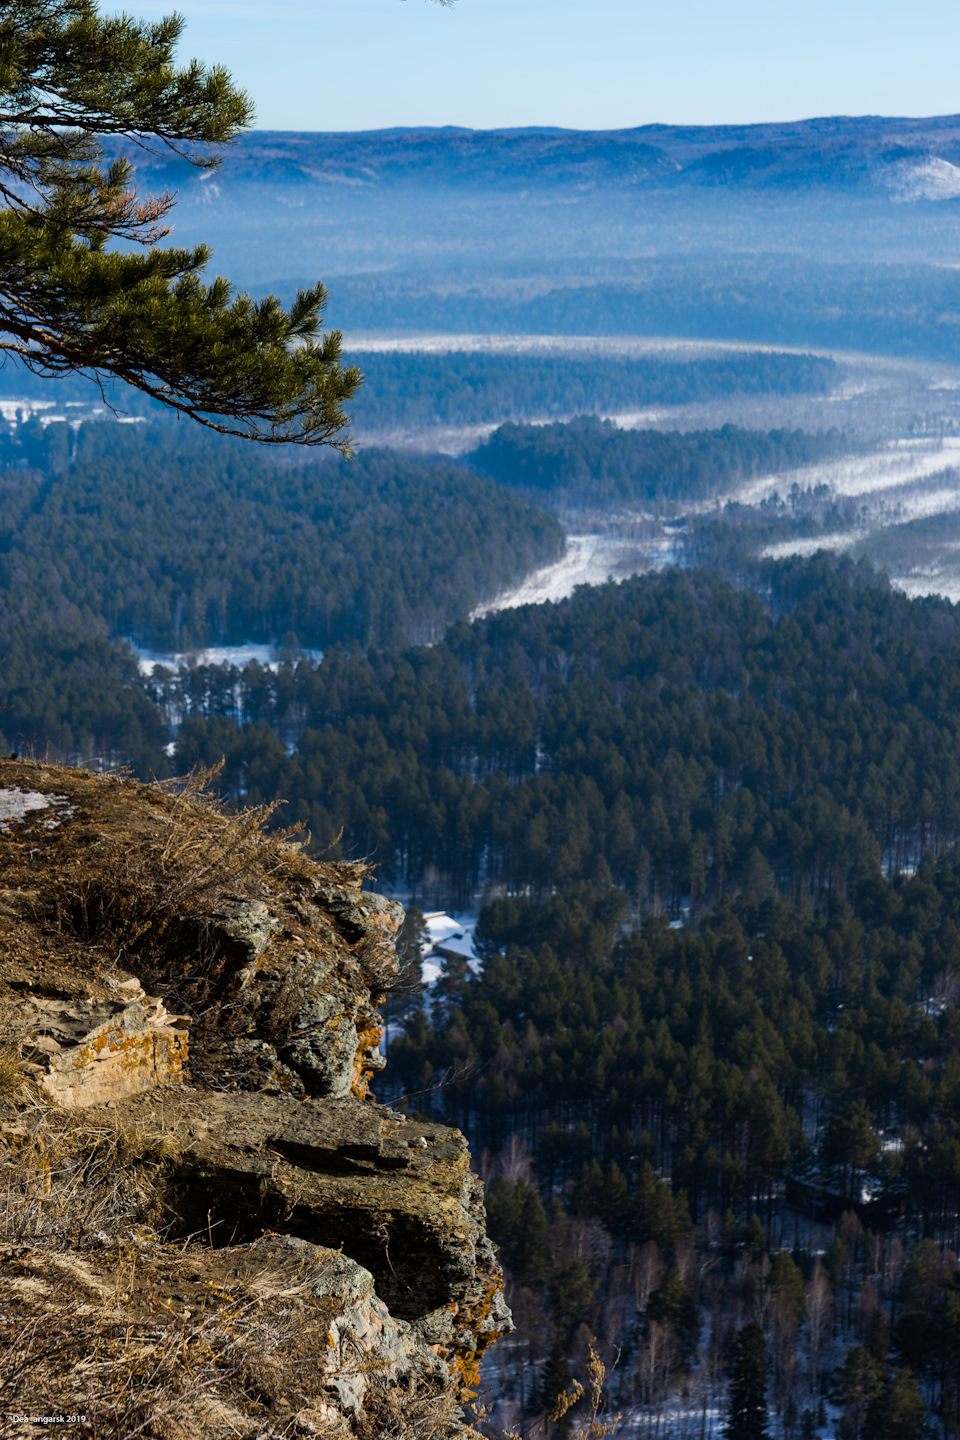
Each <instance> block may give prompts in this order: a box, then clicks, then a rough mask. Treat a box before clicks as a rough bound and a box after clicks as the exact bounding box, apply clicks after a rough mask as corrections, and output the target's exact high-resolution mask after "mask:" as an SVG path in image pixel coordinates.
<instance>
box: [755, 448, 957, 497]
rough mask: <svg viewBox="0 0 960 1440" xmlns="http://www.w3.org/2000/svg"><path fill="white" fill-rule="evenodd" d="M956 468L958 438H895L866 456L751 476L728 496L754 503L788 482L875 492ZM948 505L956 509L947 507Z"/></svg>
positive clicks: (850, 493)
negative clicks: (778, 472)
mask: <svg viewBox="0 0 960 1440" xmlns="http://www.w3.org/2000/svg"><path fill="white" fill-rule="evenodd" d="M953 466H960V439H956V438H954V437H952V436H951V437H947V438H944V439H924V440H895V441H893V442H891V443H890V444H888V445H885V446H884V447H883V448H882V449H881V450H877V451H875V452H873V453H871V454H869V455H847V456H844V457H843V458H842V459H838V460H827V461H824V463H823V464H821V465H807V466H804V467H803V469H800V470H787V471H784V472H782V473H781V474H779V475H765V476H763V477H762V478H761V479H759V480H751V481H749V482H748V483H747V484H746V485H743V486H741V487H740V489H739V490H736V491H734V492H733V493H732V494H731V495H730V496H729V497H728V498H730V499H732V500H737V501H739V502H740V504H742V505H758V504H759V503H760V502H761V500H768V499H770V497H771V496H773V495H774V494H780V495H784V494H785V493H789V490H790V488H791V486H793V485H794V484H796V485H798V486H799V487H800V489H801V490H813V489H816V487H817V486H818V485H826V486H827V487H828V488H829V489H830V491H831V492H832V493H833V494H834V495H837V496H841V495H842V496H846V497H848V498H853V497H856V496H860V495H864V496H867V495H878V494H880V493H881V492H882V491H884V490H893V489H896V488H898V487H900V486H903V485H912V484H916V483H917V481H920V480H926V479H929V478H930V477H931V476H933V475H940V474H942V473H943V471H945V470H949V469H950V468H951V467H953ZM950 508H955V506H951V507H950Z"/></svg>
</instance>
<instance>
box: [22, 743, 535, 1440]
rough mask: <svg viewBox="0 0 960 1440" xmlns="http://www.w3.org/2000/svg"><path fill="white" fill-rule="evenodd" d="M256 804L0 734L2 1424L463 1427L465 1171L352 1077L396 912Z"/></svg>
mask: <svg viewBox="0 0 960 1440" xmlns="http://www.w3.org/2000/svg"><path fill="white" fill-rule="evenodd" d="M267 818H268V815H267V812H265V811H263V810H260V811H256V810H254V811H248V812H246V813H245V814H241V815H233V814H227V813H224V812H222V811H220V810H219V809H218V808H217V807H216V806H215V805H213V804H212V803H211V802H210V800H209V799H208V798H207V797H206V796H205V795H204V793H203V789H202V785H201V784H200V783H199V781H197V780H196V779H195V780H193V781H188V782H183V783H180V784H178V785H172V786H171V785H166V786H162V785H144V784H139V783H136V782H134V781H132V780H130V779H128V778H125V777H122V776H99V775H94V774H91V773H88V772H85V771H81V770H76V769H68V768H62V767H55V766H47V765H37V764H34V763H32V762H28V761H19V760H5V761H0V1172H2V1180H0V1252H2V1268H0V1404H2V1405H3V1407H4V1409H5V1412H6V1419H5V1420H4V1419H3V1418H2V1417H0V1437H2V1436H6V1435H8V1434H9V1435H19V1434H21V1433H22V1434H36V1433H40V1429H41V1428H46V1427H45V1426H42V1425H39V1424H38V1423H37V1418H38V1417H43V1416H46V1417H50V1416H59V1417H63V1418H62V1421H61V1422H60V1423H59V1424H58V1430H59V1433H64V1432H65V1431H66V1433H71V1432H72V1433H76V1434H78V1435H81V1434H89V1435H94V1434H95V1435H97V1436H107V1435H111V1436H112V1435H116V1436H123V1437H124V1440H126V1437H128V1436H132V1435H135V1434H136V1435H144V1436H158V1437H163V1440H187V1437H194V1436H204V1437H216V1436H221V1435H223V1436H228V1435H229V1436H246V1437H251V1440H252V1437H254V1436H256V1437H274V1436H276V1437H280V1436H284V1437H286V1436H291V1437H292V1436H296V1435H329V1436H344V1437H346V1436H349V1435H356V1436H370V1437H373V1436H384V1437H386V1436H397V1437H398V1440H400V1437H406V1436H409V1437H411V1440H415V1437H416V1440H428V1437H433V1436H437V1437H440V1436H449V1437H460V1440H463V1437H466V1436H469V1435H470V1434H472V1432H471V1431H470V1430H469V1429H468V1428H467V1426H466V1425H465V1422H464V1420H463V1412H462V1408H461V1406H462V1404H463V1403H464V1402H465V1401H467V1400H468V1399H469V1398H470V1396H471V1392H472V1389H473V1387H474V1386H475V1384H476V1381H477V1377H478V1371H479V1362H480V1358H481V1356H482V1354H483V1351H484V1349H485V1348H486V1347H487V1346H488V1345H489V1344H490V1343H491V1342H492V1341H493V1340H495V1339H496V1338H497V1337H498V1336H499V1335H502V1334H503V1333H505V1331H507V1330H508V1329H509V1328H510V1319H509V1313H508V1312H507V1310H506V1307H505V1305H504V1303H503V1300H502V1296H501V1275H500V1271H499V1268H498V1265H497V1262H496V1258H495V1256H494V1253H493V1250H492V1247H491V1245H490V1242H489V1241H488V1239H487V1237H486V1233H485V1229H484V1211H483V1197H482V1190H481V1186H480V1183H479V1181H478V1180H477V1179H476V1177H475V1176H474V1175H473V1174H472V1173H471V1170H470V1156H469V1152H468V1150H467V1145H466V1142H465V1140H464V1138H463V1136H462V1135H461V1134H460V1132H459V1131H456V1130H450V1129H447V1128H445V1127H443V1126H439V1125H435V1124H425V1123H420V1122H418V1121H416V1120H414V1119H410V1118H405V1117H404V1116H403V1115H401V1114H398V1113H396V1112H394V1111H391V1110H389V1109H387V1108H385V1107H383V1106H381V1105H377V1104H376V1103H375V1101H374V1098H373V1096H372V1094H371V1091H370V1082H371V1079H372V1078H373V1076H374V1075H375V1073H376V1071H377V1070H378V1069H380V1068H382V1065H383V1060H382V1058H381V1056H380V1053H379V1050H378V1045H379V1041H380V1033H381V1032H380V1025H379V1020H378V1016H377V1005H378V1003H379V1002H380V1000H381V999H382V997H383V993H384V991H385V990H386V988H387V987H388V986H389V984H390V983H391V981H392V979H393V977H394V975H395V973H396V964H397V962H396V957H395V953H394V937H395V935H396V932H397V929H398V926H399V924H400V923H401V921H402V918H403V912H402V910H401V908H400V906H399V905H397V904H396V903H395V902H392V901H388V900H384V899H383V898H382V897H380V896H378V895H375V894H373V893H370V892H367V891H364V890H363V889H362V882H363V879H364V875H365V873H366V872H365V870H364V867H363V866H361V865H349V864H342V863H330V864H323V863H316V862H314V861H312V860H310V859H308V858H307V857H306V856H304V855H303V854H302V853H301V852H300V851H299V849H298V848H297V846H296V844H295V843H292V842H291V841H290V840H289V839H286V838H284V837H283V836H278V835H277V834H276V833H269V832H267V831H265V829H264V824H265V821H266V819H267ZM31 1417H33V1418H31ZM4 1426H6V1428H4Z"/></svg>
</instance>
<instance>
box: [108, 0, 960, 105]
mask: <svg viewBox="0 0 960 1440" xmlns="http://www.w3.org/2000/svg"><path fill="white" fill-rule="evenodd" d="M102 8H103V9H105V10H106V9H110V8H112V7H111V6H110V5H109V3H104V4H103V7H102ZM118 8H119V7H118ZM124 8H125V9H126V10H127V11H128V13H133V14H139V15H142V16H144V17H147V16H155V15H157V14H160V13H164V12H165V11H166V10H168V9H173V8H176V9H178V10H179V11H180V12H181V13H182V14H184V15H185V16H186V19H187V30H186V37H185V43H184V47H183V50H184V54H183V56H182V58H187V55H186V52H187V51H189V52H190V54H191V55H196V56H197V57H198V58H200V59H202V60H205V61H208V62H220V63H222V64H225V65H227V66H228V67H229V69H230V70H231V71H232V72H233V75H234V78H235V79H236V80H237V81H238V82H239V83H240V84H241V85H243V87H244V88H245V89H247V90H249V91H250V93H251V94H252V96H253V98H254V100H255V102H256V105H257V124H258V125H259V126H260V127H261V128H265V129H289V130H367V129H378V128H382V127H385V126H391V125H467V126H472V127H477V128H486V127H492V126H511V125H562V126H567V127H570V128H590V129H611V128H615V127H619V126H631V125H643V124H648V123H650V122H654V121H660V122H664V123H681V124H721V123H749V122H752V121H758V120H790V119H799V118H802V117H807V116H812V115H838V114H846V115H861V114H884V115H936V114H952V113H954V112H957V111H960V66H958V59H960V5H958V4H957V0H910V3H909V4H908V3H907V0H896V3H894V0H803V3H802V4H801V3H798V0H793V3H792V4H791V3H789V0H659V3H658V4H656V5H654V4H649V3H647V0H457V3H456V4H455V5H454V6H453V7H452V8H449V9H445V8H441V6H439V5H436V4H433V3H431V0H271V3H269V4H267V3H262V0H180V3H179V4H175V3H173V4H160V3H154V0H133V3H132V4H131V3H129V0H128V3H127V4H126V5H125V6H124Z"/></svg>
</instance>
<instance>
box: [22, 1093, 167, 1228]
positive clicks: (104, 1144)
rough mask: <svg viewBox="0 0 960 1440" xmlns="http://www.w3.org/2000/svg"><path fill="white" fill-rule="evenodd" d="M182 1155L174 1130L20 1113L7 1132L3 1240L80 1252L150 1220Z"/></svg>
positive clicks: (66, 1115)
mask: <svg viewBox="0 0 960 1440" xmlns="http://www.w3.org/2000/svg"><path fill="white" fill-rule="evenodd" d="M176 1154H177V1144H176V1140H175V1138H174V1136H172V1135H170V1136H163V1135H161V1136H151V1135H148V1134H147V1133H146V1132H144V1131H139V1130H138V1131H134V1132H129V1131H125V1130H121V1129H119V1128H118V1127H116V1126H113V1125H106V1124H102V1123H95V1122H91V1121H88V1120H85V1119H84V1118H83V1117H82V1114H80V1115H78V1114H77V1113H76V1112H69V1111H64V1112H59V1111H44V1110H42V1109H40V1108H38V1109H36V1110H23V1111H21V1112H20V1113H19V1114H18V1116H17V1118H16V1121H15V1123H9V1124H5V1125H4V1126H3V1128H2V1130H0V1243H3V1244H6V1245H30V1246H33V1247H43V1248H53V1249H60V1250H62V1249H68V1248H69V1249H76V1248H79V1247H82V1246H83V1245H84V1244H89V1243H96V1244H102V1243H103V1242H104V1241H105V1240H108V1239H112V1238H113V1237H115V1236H116V1235H117V1234H118V1233H119V1232H120V1230H121V1229H123V1228H124V1227H127V1228H128V1227H129V1226H131V1225H141V1224H145V1223H147V1222H148V1221H149V1220H150V1219H151V1218H153V1217H154V1216H155V1215H156V1214H158V1213H159V1206H160V1197H161V1191H162V1189H163V1185H164V1182H165V1180H166V1177H167V1175H168V1173H169V1169H170V1166H171V1164H172V1162H173V1160H174V1159H175V1157H176Z"/></svg>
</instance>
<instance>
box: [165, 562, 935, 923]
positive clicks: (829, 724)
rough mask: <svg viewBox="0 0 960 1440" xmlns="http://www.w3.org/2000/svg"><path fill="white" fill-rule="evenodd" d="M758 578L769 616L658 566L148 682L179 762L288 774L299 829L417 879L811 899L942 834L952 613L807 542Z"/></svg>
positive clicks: (437, 883) (749, 597)
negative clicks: (314, 658)
mask: <svg viewBox="0 0 960 1440" xmlns="http://www.w3.org/2000/svg"><path fill="white" fill-rule="evenodd" d="M772 585H773V596H772V598H773V602H774V606H775V611H774V613H771V609H770V608H769V606H768V605H767V604H765V603H764V602H763V600H761V599H760V598H759V597H758V596H757V595H756V594H754V593H752V592H749V591H737V590H735V589H734V588H733V587H732V586H730V585H729V584H727V583H725V582H723V581H721V580H719V579H718V578H717V577H715V576H713V575H710V574H709V573H707V572H703V571H700V572H691V571H688V572H680V571H671V572H668V573H667V574H665V575H663V576H646V577H640V578H638V579H636V580H632V581H628V582H625V583H623V584H621V585H607V586H603V587H599V588H596V589H583V590H580V591H578V592H577V593H576V594H575V596H574V597H573V598H572V599H571V600H569V601H565V602H563V603H561V604H558V605H543V606H537V607H528V608H525V609H519V610H512V611H505V612H503V613H501V614H498V615H494V616H491V617H489V618H488V619H486V620H484V621H481V622H477V623H475V624H474V625H472V626H466V625H461V626H457V627H454V628H453V629H452V630H451V632H450V633H449V635H448V636H447V638H446V640H445V641H444V643H443V644H440V645H437V646H434V647H433V648H431V649H421V650H411V651H408V652H406V653H402V652H389V651H371V652H370V653H368V654H366V655H364V654H361V653H359V652H354V653H353V654H347V653H344V652H341V653H336V654H331V655H329V656H328V657H327V658H326V659H325V660H324V662H323V663H322V664H321V665H320V666H314V665H311V664H309V663H307V662H302V663H301V664H300V665H299V666H297V667H296V668H290V669H289V670H288V671H286V672H282V674H281V676H280V677H277V678H274V677H272V676H270V675H268V674H266V673H265V672H263V671H261V670H259V668H258V667H252V668H251V669H249V670H247V671H246V672H244V673H243V674H242V675H240V674H237V675H235V676H234V677H233V679H232V680H230V682H229V684H227V685H225V684H224V680H223V678H222V677H221V676H219V675H218V674H217V672H216V671H214V670H209V671H204V670H202V669H201V670H198V671H195V672H193V673H192V674H191V675H187V676H184V677H182V678H181V679H180V680H178V681H172V682H170V683H171V689H170V691H169V692H168V693H167V692H162V691H158V692H157V693H158V695H164V694H167V699H168V703H170V704H172V705H174V706H175V707H176V708H177V709H178V710H183V711H185V712H186V719H185V720H184V723H183V726H182V728H181V731H180V736H179V741H178V752H177V753H178V761H179V763H180V765H181V766H186V765H189V764H191V763H192V762H193V760H194V759H196V758H198V757H200V758H203V759H204V760H211V759H217V758H219V757H220V755H221V754H225V755H226V757H227V769H226V779H227V783H228V785H229V786H230V788H231V789H232V791H233V792H234V793H235V794H240V793H246V794H247V795H249V796H250V797H251V798H256V799H265V798H269V797H272V796H273V795H275V794H281V795H286V796H289V797H291V799H292V804H291V810H292V812H293V813H295V814H296V816H297V818H301V819H303V820H304V821H306V823H307V824H308V825H309V826H310V828H311V830H312V831H313V833H314V835H315V837H316V839H317V841H318V843H321V844H325V843H327V841H328V840H329V839H332V838H333V837H334V836H335V835H336V834H337V832H338V831H339V829H340V826H341V825H343V826H345V834H344V843H345V844H346V845H348V846H352V847H355V849H356V851H357V852H358V853H361V854H364V855H369V856H371V857H373V858H374V859H375V860H376V861H377V863H378V864H379V865H380V866H381V867H382V874H383V877H384V879H385V880H386V881H391V882H395V883H400V884H406V885H412V886H414V887H422V888H423V889H424V890H425V892H426V894H427V896H428V898H431V897H432V898H446V899H451V900H453V899H456V900H458V901H459V902H460V903H463V902H464V901H465V900H466V899H467V898H468V897H469V896H470V895H472V894H473V893H474V891H475V890H476V889H477V887H478V886H483V885H502V886H505V887H506V888H507V889H508V890H511V891H521V892H522V891H526V890H532V891H533V893H535V894H538V895H545V894H549V893H550V891H551V890H552V889H553V887H555V886H556V885H557V884H562V883H565V882H567V881H573V880H578V879H582V878H589V877H595V876H597V875H603V876H612V878H613V880H614V881H615V882H616V884H617V885H620V886H622V887H623V888H624V889H625V890H626V891H627V893H628V894H629V895H630V896H631V900H632V903H633V906H634V908H635V909H637V908H639V910H640V912H641V913H644V912H646V911H647V910H648V909H649V908H651V907H652V908H654V909H665V910H666V911H668V913H669V914H670V915H672V916H673V915H677V914H679V913H680V909H681V906H685V907H689V908H691V910H692V912H693V913H694V914H696V913H697V912H698V911H699V910H700V908H701V907H703V906H707V905H710V904H713V903H715V902H716V901H717V899H719V898H720V897H721V896H722V895H724V894H727V893H729V892H731V891H736V890H745V891H746V892H747V893H749V894H751V895H753V896H754V897H759V896H760V895H762V894H764V893H766V892H767V891H769V890H770V889H772V888H774V887H776V888H779V889H780V890H781V891H783V893H785V894H788V895H791V896H794V897H798V898H799V897H800V896H803V895H806V896H809V897H810V898H811V899H812V900H813V901H814V902H815V903H817V904H821V903H824V901H825V900H826V899H827V897H829V896H842V895H844V894H845V893H846V892H847V889H848V888H849V886H850V885H852V884H854V883H855V882H856V880H857V879H858V878H859V877H860V876H862V875H864V874H868V873H873V871H874V870H875V869H876V867H877V866H878V865H881V864H882V866H883V867H884V869H888V870H890V869H892V870H896V869H899V868H900V867H901V866H902V865H903V864H905V863H914V862H915V861H916V859H917V858H918V857H919V856H920V855H921V854H922V853H923V852H924V851H925V850H927V849H931V850H932V851H933V852H934V853H935V854H938V853H940V852H941V851H942V850H943V849H944V848H945V847H947V846H948V845H950V844H951V843H952V842H953V841H954V840H955V839H956V838H957V836H958V835H960V762H958V759H957V756H958V753H960V750H958V741H960V719H958V715H960V621H958V619H957V617H956V614H955V611H954V609H953V607H952V606H950V605H949V604H947V603H945V602H940V601H935V600H930V601H913V602H911V601H908V600H907V599H906V598H905V597H904V596H902V595H900V594H898V593H897V592H895V591H891V590H890V588H889V587H888V586H887V585H886V582H884V581H883V580H881V579H880V578H879V577H875V576H873V575H872V574H871V573H870V572H869V571H863V572H861V571H858V570H856V569H854V568H853V567H852V566H843V565H840V566H837V565H835V564H832V563H830V562H827V561H824V560H820V561H816V562H807V563H802V562H789V563H784V564H782V565H781V566H779V567H777V568H776V569H774V570H773V571H772ZM225 710H226V712H227V715H228V716H229V718H224V719H221V718H215V717H216V716H218V715H222V714H223V713H224V711H225ZM237 718H242V719H243V720H244V721H245V722H246V723H245V724H243V725H238V724H237V723H236V721H237ZM278 733H279V734H280V735H281V736H282V737H283V739H284V740H286V741H288V742H290V743H293V742H294V741H297V740H298V742H299V743H298V745H297V748H296V750H295V752H294V753H293V754H291V755H288V754H287V753H286V750H285V747H284V744H283V743H282V742H281V740H280V739H278V738H277V734H278ZM293 797H295V798H293Z"/></svg>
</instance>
